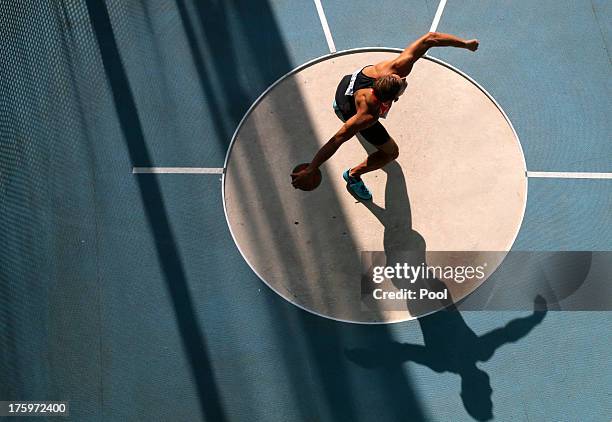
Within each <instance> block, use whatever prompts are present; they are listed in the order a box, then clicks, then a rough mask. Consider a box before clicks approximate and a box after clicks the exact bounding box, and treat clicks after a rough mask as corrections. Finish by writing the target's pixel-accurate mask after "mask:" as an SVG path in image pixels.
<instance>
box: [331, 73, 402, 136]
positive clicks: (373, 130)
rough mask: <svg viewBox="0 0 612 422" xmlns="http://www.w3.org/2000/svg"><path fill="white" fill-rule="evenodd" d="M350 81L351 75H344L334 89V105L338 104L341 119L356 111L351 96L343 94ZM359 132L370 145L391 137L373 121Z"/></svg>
mask: <svg viewBox="0 0 612 422" xmlns="http://www.w3.org/2000/svg"><path fill="white" fill-rule="evenodd" d="M350 82H351V75H346V76H345V77H343V78H342V80H341V81H340V83H339V84H338V88H337V89H336V98H335V99H336V105H337V106H338V113H339V114H340V115H341V116H342V121H347V120H348V119H350V118H351V117H353V116H354V115H355V114H356V113H357V109H356V108H355V99H354V98H353V96H352V95H344V93H345V92H346V88H348V86H349V83H350ZM338 118H340V116H338ZM359 134H360V135H361V136H363V137H364V139H365V140H366V141H368V142H369V143H371V144H372V145H382V144H384V143H385V142H387V141H388V140H389V139H391V137H390V136H389V133H388V132H387V129H385V127H384V126H383V125H382V123H380V122H376V123H374V124H373V125H372V126H370V127H369V128H367V129H364V130H362V131H360V132H359Z"/></svg>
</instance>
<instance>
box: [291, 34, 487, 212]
mask: <svg viewBox="0 0 612 422" xmlns="http://www.w3.org/2000/svg"><path fill="white" fill-rule="evenodd" d="M431 47H460V48H466V49H468V50H471V51H476V49H478V40H475V39H473V40H463V39H461V38H458V37H456V36H454V35H450V34H442V33H439V32H429V33H427V34H425V35H423V36H422V37H421V38H419V39H418V40H416V41H415V42H413V43H412V44H410V45H409V46H408V47H407V48H406V49H405V50H404V51H403V52H402V53H401V54H400V55H399V56H398V57H397V58H395V59H393V60H387V61H382V62H380V63H377V64H375V65H369V66H365V67H364V68H362V69H359V70H357V71H356V72H355V73H353V74H352V75H346V76H344V77H343V78H342V80H341V81H340V84H339V85H338V88H337V90H336V97H335V102H334V109H335V110H336V113H337V114H338V115H339V116H338V117H340V116H341V118H342V120H343V121H344V122H345V123H344V125H343V126H342V127H341V128H340V130H339V131H338V132H336V134H335V135H334V136H333V137H332V138H331V139H330V140H329V141H327V143H326V144H325V145H323V146H322V147H321V149H319V151H318V152H317V153H316V155H315V156H314V158H313V159H312V162H311V163H310V165H309V166H308V167H307V168H305V169H304V170H302V171H299V172H297V173H293V174H292V176H293V178H294V180H293V182H292V183H293V186H294V187H296V188H297V187H300V186H302V184H306V183H308V182H309V181H310V180H311V178H312V177H313V175H314V173H315V171H316V170H317V169H318V168H319V166H321V165H322V164H323V163H324V162H325V161H327V160H328V159H329V158H330V157H331V156H332V155H334V153H335V152H336V151H337V150H338V148H339V147H340V145H342V144H343V143H344V142H346V141H348V140H349V139H351V138H352V137H353V136H354V135H355V134H357V132H359V133H360V134H361V135H362V136H363V137H364V138H365V140H366V141H368V142H369V143H371V144H372V145H374V146H375V147H376V148H377V149H378V150H377V151H376V152H374V153H372V154H370V155H369V156H368V157H367V158H366V159H365V161H363V162H362V163H361V164H359V165H357V166H355V167H352V168H349V169H347V170H346V171H345V172H344V174H343V175H342V176H343V178H344V180H345V181H346V183H347V184H348V187H349V189H350V190H351V192H353V194H355V195H356V196H357V197H358V198H360V199H363V200H369V199H372V194H371V193H370V191H369V190H368V188H367V187H366V186H365V184H364V183H363V180H361V175H362V174H364V173H368V172H370V171H373V170H377V169H379V168H381V167H382V166H384V165H385V164H387V163H389V162H390V161H393V160H395V159H396V158H397V157H398V155H399V148H398V146H397V144H396V143H395V141H394V140H393V138H391V136H389V134H388V133H387V130H386V129H385V128H384V126H383V125H382V124H381V123H380V122H379V121H378V119H379V118H383V119H384V118H385V117H386V116H387V113H388V112H389V109H390V108H391V105H392V104H393V102H394V101H397V100H398V98H399V97H400V95H402V94H403V93H404V90H405V89H406V86H407V84H408V83H407V82H406V76H408V74H409V73H410V71H411V70H412V66H413V65H414V63H415V62H416V61H417V60H418V59H419V58H421V57H422V56H423V55H424V54H425V52H426V51H427V50H429V49H430V48H431Z"/></svg>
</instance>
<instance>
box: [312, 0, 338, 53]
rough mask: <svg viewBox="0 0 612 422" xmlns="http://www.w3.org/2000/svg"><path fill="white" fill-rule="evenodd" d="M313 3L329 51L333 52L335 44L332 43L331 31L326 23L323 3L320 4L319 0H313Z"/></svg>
mask: <svg viewBox="0 0 612 422" xmlns="http://www.w3.org/2000/svg"><path fill="white" fill-rule="evenodd" d="M314 3H315V6H316V7H317V13H318V14H319V20H320V21H321V26H322V27H323V32H324V33H325V39H326V40H327V46H328V47H329V52H330V53H335V52H336V45H335V44H334V39H333V38H332V34H331V31H330V30H329V25H328V24H327V18H326V17H325V12H324V11H323V5H322V4H321V0H314Z"/></svg>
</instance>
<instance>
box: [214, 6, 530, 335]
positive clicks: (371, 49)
mask: <svg viewBox="0 0 612 422" xmlns="http://www.w3.org/2000/svg"><path fill="white" fill-rule="evenodd" d="M315 1H316V0H315ZM377 51H379V52H387V53H401V52H402V51H403V50H402V49H401V48H387V47H362V48H353V49H350V50H343V51H339V52H336V53H333V54H326V55H324V56H321V57H317V58H315V59H312V60H310V61H309V62H306V63H304V64H302V65H300V66H298V67H296V68H295V69H293V70H291V71H289V72H287V73H286V74H285V75H283V76H281V77H280V78H278V79H277V80H276V81H275V82H274V83H273V84H271V85H270V86H269V87H268V88H267V89H266V90H265V91H264V92H262V93H261V95H260V96H259V97H258V98H257V99H256V100H255V101H254V102H253V104H251V107H249V109H248V110H247V111H246V113H245V114H244V116H242V119H241V120H240V123H238V126H237V127H236V130H235V131H234V135H233V136H232V140H231V141H230V144H229V147H228V148H227V152H226V154H225V161H224V163H223V175H222V176H221V200H222V201H223V214H224V215H225V222H226V223H227V227H228V229H229V231H230V234H231V236H232V240H233V241H234V244H235V245H236V248H238V252H240V255H242V258H243V259H244V261H245V262H246V263H247V265H248V266H249V267H250V268H251V270H252V271H253V272H254V273H255V275H256V276H257V277H258V278H259V279H260V280H261V281H262V282H263V283H264V284H265V285H266V286H268V288H270V290H272V291H273V292H274V293H276V294H277V295H279V296H280V297H281V298H283V299H284V300H286V301H287V302H289V303H291V304H292V305H294V306H296V307H298V308H300V309H302V310H304V311H306V312H309V313H311V314H314V315H317V316H320V317H321V318H326V319H331V320H333V321H339V322H346V323H349V324H357V325H390V324H399V323H402V322H406V321H413V320H415V319H418V318H422V317H424V316H426V315H429V314H426V315H421V316H419V317H415V318H409V319H405V320H397V321H390V322H384V321H376V322H367V321H352V320H347V319H342V318H335V317H332V316H329V315H324V314H320V313H318V312H316V311H314V310H312V309H308V308H306V307H305V306H303V305H301V304H299V303H298V302H295V301H293V300H291V299H290V298H287V297H285V296H283V295H282V294H281V293H279V292H278V290H276V289H275V288H274V287H273V286H272V285H271V284H270V283H268V282H267V281H266V279H265V278H263V277H262V276H261V274H259V273H258V272H257V270H256V269H255V268H254V267H253V265H251V262H250V261H249V260H248V259H247V257H246V255H245V254H244V252H243V251H242V249H241V248H240V245H239V244H238V242H237V240H236V235H235V234H234V231H233V230H232V226H231V224H230V222H229V216H228V215H227V207H226V201H225V178H226V177H227V173H226V171H227V164H228V162H229V158H230V155H231V153H232V149H233V146H234V143H235V141H236V138H237V137H238V132H239V131H240V128H241V127H242V124H243V123H244V122H245V121H246V119H247V118H248V117H249V115H250V114H251V112H252V111H253V110H254V109H255V107H257V105H258V104H259V103H260V102H261V101H262V100H263V98H264V97H265V96H266V95H268V93H269V92H270V91H272V89H274V87H275V86H276V85H278V84H280V83H281V82H282V81H283V80H284V79H285V78H287V77H289V76H291V75H293V74H294V73H297V72H300V71H301V70H303V69H306V68H307V67H310V66H312V65H315V64H317V63H319V62H322V61H324V60H328V59H330V58H334V57H339V56H343V55H345V54H353V53H361V52H377ZM423 59H426V60H430V61H432V62H434V63H438V64H440V65H442V66H445V67H447V68H449V69H451V70H453V71H455V72H457V73H458V74H459V75H461V76H463V77H464V78H466V79H467V80H468V81H470V82H471V83H473V84H474V85H475V86H476V87H477V88H478V89H480V90H481V91H482V92H483V93H484V94H485V95H486V96H487V97H488V98H489V99H490V100H491V101H492V102H493V104H495V106H496V107H497V108H498V110H499V111H500V112H501V113H502V115H503V116H504V119H505V120H506V122H507V123H508V125H509V126H510V129H512V133H513V134H514V136H515V138H516V141H517V143H518V146H519V149H520V151H521V156H522V157H523V174H524V175H525V201H524V202H523V211H522V214H523V217H524V216H525V210H526V208H527V196H528V195H529V183H528V177H527V164H526V162H525V154H524V153H523V146H522V145H521V140H520V139H519V137H518V134H517V133H516V130H514V126H512V122H510V119H509V118H508V115H507V114H506V113H505V112H504V110H503V109H502V108H501V106H500V105H499V103H498V102H497V101H496V100H495V98H493V96H492V95H491V94H489V93H488V92H487V90H486V89H484V88H483V87H482V86H481V85H480V84H479V83H478V82H476V81H475V80H474V79H472V78H471V77H469V76H468V75H467V74H465V73H463V72H462V71H461V70H459V69H457V68H456V67H453V66H451V65H450V64H448V63H446V62H443V61H442V60H440V59H436V58H433V57H431V56H427V55H426V56H423ZM521 222H522V218H521ZM519 230H520V225H519V226H518V227H517V229H516V233H515V234H514V238H513V239H512V241H511V242H510V244H509V245H508V248H507V250H508V251H509V250H510V249H511V248H512V245H513V244H514V242H515V241H516V238H517V236H518V233H519ZM479 287H480V286H479ZM474 291H476V289H474ZM471 293H474V292H471ZM471 293H470V294H471ZM468 296H469V295H467V296H465V297H468ZM463 299H465V298H463ZM463 299H461V300H463ZM433 312H437V311H433ZM433 312H431V313H433Z"/></svg>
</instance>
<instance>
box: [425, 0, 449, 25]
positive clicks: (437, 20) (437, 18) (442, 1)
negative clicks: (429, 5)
mask: <svg viewBox="0 0 612 422" xmlns="http://www.w3.org/2000/svg"><path fill="white" fill-rule="evenodd" d="M444 6H446V0H440V3H439V4H438V10H436V15H435V16H434V20H433V22H432V23H431V27H430V28H429V32H436V29H438V24H439V23H440V18H441V17H442V12H443V11H444Z"/></svg>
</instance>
